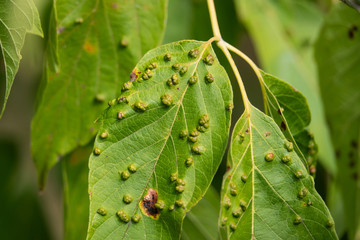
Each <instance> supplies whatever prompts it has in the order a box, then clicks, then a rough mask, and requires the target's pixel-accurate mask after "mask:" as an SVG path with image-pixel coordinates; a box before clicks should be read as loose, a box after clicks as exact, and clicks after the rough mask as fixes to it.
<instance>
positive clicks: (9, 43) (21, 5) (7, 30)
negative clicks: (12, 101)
mask: <svg viewBox="0 0 360 240" xmlns="http://www.w3.org/2000/svg"><path fill="white" fill-rule="evenodd" d="M26 33H32V34H36V35H39V36H41V37H42V36H43V33H42V29H41V25H40V18H39V13H38V11H37V9H36V6H35V4H34V2H33V0H13V1H0V49H1V54H0V55H1V56H2V58H3V59H1V61H4V66H5V79H4V81H6V84H5V95H4V99H3V104H2V106H1V110H0V118H1V116H2V114H3V113H4V110H5V105H6V102H7V99H8V97H9V95H10V90H11V86H12V84H13V82H14V78H15V75H16V73H17V71H18V69H19V63H20V59H21V54H20V51H21V49H22V47H23V45H24V41H25V35H26ZM1 81H3V80H2V79H1Z"/></svg>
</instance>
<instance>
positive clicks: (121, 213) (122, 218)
mask: <svg viewBox="0 0 360 240" xmlns="http://www.w3.org/2000/svg"><path fill="white" fill-rule="evenodd" d="M116 215H117V216H118V218H119V219H120V221H122V222H124V223H128V222H129V221H130V219H129V215H127V213H126V212H124V211H123V210H119V211H118V212H117V213H116Z"/></svg>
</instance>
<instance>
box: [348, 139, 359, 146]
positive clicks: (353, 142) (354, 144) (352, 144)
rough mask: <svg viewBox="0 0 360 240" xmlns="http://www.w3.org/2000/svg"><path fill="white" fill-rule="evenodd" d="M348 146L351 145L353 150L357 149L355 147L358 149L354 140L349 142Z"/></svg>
mask: <svg viewBox="0 0 360 240" xmlns="http://www.w3.org/2000/svg"><path fill="white" fill-rule="evenodd" d="M350 145H351V146H352V147H353V148H357V147H358V143H357V142H356V141H355V140H353V141H351V143H350Z"/></svg>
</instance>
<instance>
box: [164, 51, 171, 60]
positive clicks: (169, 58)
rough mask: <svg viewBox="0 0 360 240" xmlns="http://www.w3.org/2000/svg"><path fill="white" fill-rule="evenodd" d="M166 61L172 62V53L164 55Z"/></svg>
mask: <svg viewBox="0 0 360 240" xmlns="http://www.w3.org/2000/svg"><path fill="white" fill-rule="evenodd" d="M164 60H165V61H167V62H169V61H171V54H170V53H166V54H165V55H164Z"/></svg>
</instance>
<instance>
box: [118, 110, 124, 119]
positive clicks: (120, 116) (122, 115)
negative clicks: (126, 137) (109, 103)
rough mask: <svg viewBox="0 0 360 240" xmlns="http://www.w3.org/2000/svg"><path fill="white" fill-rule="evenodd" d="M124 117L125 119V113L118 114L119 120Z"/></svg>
mask: <svg viewBox="0 0 360 240" xmlns="http://www.w3.org/2000/svg"><path fill="white" fill-rule="evenodd" d="M124 117H125V113H123V112H118V113H117V118H118V119H119V120H121V119H123V118H124Z"/></svg>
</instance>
